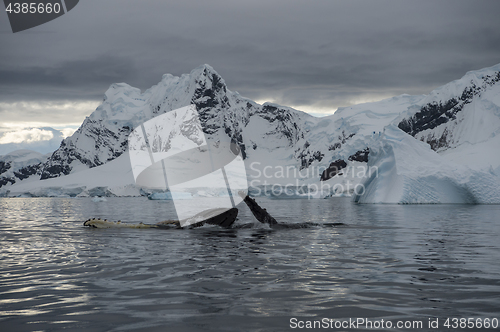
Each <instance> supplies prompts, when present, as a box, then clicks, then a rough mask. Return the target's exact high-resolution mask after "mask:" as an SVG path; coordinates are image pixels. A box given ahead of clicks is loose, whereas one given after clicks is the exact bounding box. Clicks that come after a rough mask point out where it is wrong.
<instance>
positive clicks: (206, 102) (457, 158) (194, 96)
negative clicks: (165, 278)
mask: <svg viewBox="0 0 500 332" xmlns="http://www.w3.org/2000/svg"><path fill="white" fill-rule="evenodd" d="M499 82H500V65H496V66H494V67H490V68H485V69H482V70H479V71H473V72H469V73H467V74H466V75H465V76H464V77H463V78H461V79H459V80H456V81H453V82H451V83H449V84H447V85H444V86H443V87H441V88H438V89H436V90H434V91H432V92H431V93H430V94H429V95H422V96H409V95H401V96H397V97H393V98H389V99H385V100H382V101H379V102H373V103H366V104H359V105H355V106H352V107H346V108H341V109H339V110H338V111H337V112H335V114H333V115H331V116H328V117H323V118H315V117H313V116H310V115H308V114H306V113H303V112H300V111H297V110H294V109H292V108H289V107H285V106H280V105H276V104H271V103H265V104H263V105H260V104H257V103H255V102H253V101H251V100H249V99H247V98H244V97H242V96H240V95H239V94H238V93H237V92H233V91H231V90H229V89H228V88H227V86H226V84H225V82H224V80H223V79H222V77H220V76H219V75H218V74H217V72H215V70H214V69H213V68H212V67H210V66H208V65H203V66H200V67H198V68H196V69H194V70H193V71H192V72H191V73H190V74H185V75H182V76H181V77H176V76H172V75H169V74H167V75H164V76H163V78H162V80H161V82H160V83H158V84H157V85H155V86H153V87H151V88H150V89H148V90H146V91H144V92H141V91H140V90H138V89H136V88H133V87H131V86H129V85H127V84H125V83H120V84H113V85H111V87H110V88H109V89H108V91H106V94H105V97H104V101H103V103H102V104H101V105H100V106H99V107H98V108H97V109H96V111H95V112H94V113H92V115H91V116H89V117H88V118H87V119H86V120H85V121H84V123H83V124H82V126H81V127H80V128H79V129H78V130H77V132H75V134H74V135H73V136H71V137H68V138H66V139H65V140H64V141H63V142H62V144H61V147H60V148H59V149H58V150H57V151H55V152H54V153H53V154H52V155H51V156H50V158H49V160H47V161H46V162H42V163H39V162H38V164H31V165H26V167H31V168H32V169H33V170H35V169H36V171H35V172H34V173H33V175H32V176H31V178H30V181H31V182H30V183H26V180H25V179H19V178H16V177H14V178H12V179H13V180H14V181H13V182H14V184H13V183H12V181H10V180H8V179H7V178H6V177H5V176H4V175H3V174H2V173H1V172H0V190H2V191H3V192H4V193H6V191H7V190H8V191H9V194H8V195H11V196H16V195H22V194H26V193H28V194H30V195H46V192H44V191H43V190H42V191H40V190H39V189H40V188H45V189H44V190H47V189H46V188H59V190H58V192H59V193H62V194H67V193H65V189H64V188H73V189H72V191H71V192H70V193H69V194H70V195H75V194H81V195H87V194H89V195H92V194H93V193H97V192H102V191H105V192H107V193H108V194H116V195H121V194H126V195H129V194H134V195H135V194H138V193H139V192H140V188H135V187H134V186H133V182H130V181H129V180H130V178H129V176H128V175H127V174H128V173H127V172H128V169H130V163H129V162H128V158H124V156H126V151H127V137H128V134H129V133H130V132H131V130H132V129H133V128H135V127H136V126H137V125H139V124H141V123H143V122H144V121H147V120H149V119H151V118H153V117H156V116H158V115H161V114H164V113H166V112H169V111H171V110H173V109H177V108H180V107H183V106H187V105H191V104H193V105H195V106H196V109H197V111H198V112H199V114H200V120H201V125H202V128H203V131H204V133H205V135H206V136H207V138H209V139H211V140H214V141H218V140H220V141H227V140H232V141H234V142H236V143H237V144H238V145H239V146H240V148H241V151H242V155H243V157H244V159H245V160H244V161H245V165H246V167H247V174H248V176H249V179H248V181H249V184H250V185H251V186H252V187H254V189H259V193H257V194H269V193H271V192H272V189H273V188H272V187H269V185H273V184H279V185H281V186H282V189H283V187H284V186H287V187H286V190H282V191H283V192H286V193H287V194H285V195H284V196H285V197H311V196H314V197H325V196H335V195H338V194H341V195H342V194H348V193H351V192H353V187H356V185H364V186H366V192H367V193H366V196H365V197H357V198H356V200H357V201H358V202H366V203H438V202H441V203H444V202H449V203H452V202H456V203H458V202H469V203H474V202H480V203H495V202H497V203H500V200H497V196H496V191H495V190H494V189H492V190H491V191H490V194H488V193H487V192H486V191H484V190H482V189H481V188H480V187H481V186H483V185H485V187H484V188H490V187H491V186H486V183H485V182H484V181H486V180H487V181H489V183H493V184H495V183H497V182H496V181H497V177H498V175H499V174H500V157H499V155H498V153H497V151H498V146H499V145H498V144H499V143H500V138H499V137H500V135H499V133H500V83H499ZM367 162H368V164H367ZM343 163H345V165H346V168H345V169H343V170H341V171H340V172H338V174H336V175H335V176H333V177H331V176H325V174H326V175H328V174H330V175H331V174H333V173H329V172H324V171H325V169H327V168H329V167H332V165H339V164H343ZM370 167H381V169H380V170H379V172H378V175H377V177H375V178H374V177H373V174H372V173H371V172H366V170H369V168H370ZM112 168H115V172H114V173H113V171H112V170H111V169H112ZM363 169H364V170H365V172H364V173H363ZM101 174H107V175H106V176H103V175H101ZM36 176H38V178H39V179H40V180H41V181H33V178H36ZM9 179H11V178H9ZM98 179H100V180H98ZM320 179H322V180H323V181H320ZM1 181H3V182H4V184H3V187H2V182H1ZM6 181H7V182H6ZM474 181H476V182H477V183H476V184H474V183H473V182H474ZM340 185H342V186H340ZM303 186H306V191H305V192H304V191H301V192H300V191H299V188H302V187H303ZM75 188H80V189H78V190H79V192H78V190H77V189H75ZM93 188H98V189H95V190H94V189H93ZM316 188H321V189H319V190H318V191H316V192H315V193H314V195H311V193H310V191H311V190H313V191H314V190H315V189H316ZM205 189H206V188H205ZM205 189H203V190H205ZM200 190H201V189H200ZM56 191H57V190H56ZM252 192H253V193H254V194H256V192H257V191H256V190H252ZM52 193H54V192H52ZM276 193H277V195H276V196H280V195H281V194H279V192H277V191H276ZM288 193H290V195H288ZM304 194H305V195H304ZM282 196H283V195H282Z"/></svg>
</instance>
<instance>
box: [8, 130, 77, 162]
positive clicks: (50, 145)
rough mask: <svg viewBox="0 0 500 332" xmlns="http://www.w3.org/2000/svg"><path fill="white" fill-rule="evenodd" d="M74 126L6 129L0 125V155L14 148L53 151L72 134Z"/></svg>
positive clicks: (41, 151)
mask: <svg viewBox="0 0 500 332" xmlns="http://www.w3.org/2000/svg"><path fill="white" fill-rule="evenodd" d="M74 131H75V129H74V128H63V129H61V130H58V129H54V128H50V127H42V128H22V127H17V128H15V129H14V130H12V129H11V130H9V131H6V128H5V127H4V128H2V127H0V155H5V154H7V153H10V152H12V151H15V150H32V151H37V152H40V153H42V154H46V153H50V152H53V151H55V150H56V149H57V148H58V147H59V145H60V144H61V141H62V140H63V138H65V137H67V136H68V135H70V134H72V133H73V132H74Z"/></svg>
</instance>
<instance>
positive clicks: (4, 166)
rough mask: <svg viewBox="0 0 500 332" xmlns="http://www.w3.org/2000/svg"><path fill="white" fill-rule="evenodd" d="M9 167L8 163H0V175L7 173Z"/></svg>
mask: <svg viewBox="0 0 500 332" xmlns="http://www.w3.org/2000/svg"><path fill="white" fill-rule="evenodd" d="M10 167H11V163H10V162H8V161H7V162H5V161H0V174H3V173H5V172H7V171H8V170H9V169H10Z"/></svg>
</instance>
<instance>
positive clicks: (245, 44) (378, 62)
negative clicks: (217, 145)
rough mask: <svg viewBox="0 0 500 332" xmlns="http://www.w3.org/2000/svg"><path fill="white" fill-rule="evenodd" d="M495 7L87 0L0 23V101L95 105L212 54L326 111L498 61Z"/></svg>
mask: <svg viewBox="0 0 500 332" xmlns="http://www.w3.org/2000/svg"><path fill="white" fill-rule="evenodd" d="M498 12H500V2H498V1H482V2H480V3H477V2H470V1H461V0H451V1H448V0H444V1H439V2H432V1H415V2H410V1H406V2H401V1H383V0H381V1H376V2H375V1H363V0H354V1H322V0H318V1H314V2H310V1H298V0H286V1H285V0H274V1H261V0H256V1H246V2H242V1H234V2H227V1H221V0H220V1H219V0H214V1H210V2H194V1H164V2H161V1H146V2H137V1H129V0H107V1H98V0H88V1H85V2H80V4H79V6H78V7H75V9H74V10H72V11H71V12H70V13H68V14H67V15H64V16H63V17H61V18H60V19H57V20H54V21H52V22H50V23H47V24H44V25H42V26H40V27H37V28H34V29H31V30H27V31H26V32H20V33H18V34H11V33H7V32H8V31H10V28H9V27H8V26H6V24H5V22H2V24H0V30H2V31H4V32H5V33H2V34H0V39H1V42H2V51H1V52H0V100H2V102H8V103H15V102H20V101H24V102H31V101H34V102H40V101H51V102H54V101H61V102H62V101H74V102H80V101H86V102H94V103H98V102H99V101H100V100H101V99H102V96H103V94H104V92H105V91H106V89H107V88H108V87H109V85H110V84H111V83H115V82H126V83H129V84H130V85H132V86H135V87H138V88H140V89H142V90H144V89H147V88H149V87H150V86H152V85H153V84H156V83H157V82H159V81H160V79H161V76H162V74H164V73H172V74H174V75H181V74H183V73H188V72H189V71H190V70H192V69H193V68H195V67H197V66H199V65H200V64H203V63H209V64H210V65H212V66H213V67H214V68H215V69H216V70H217V71H218V72H219V74H221V76H222V77H224V79H225V80H226V83H227V84H228V87H229V88H230V89H231V90H236V91H239V92H240V93H241V94H242V95H244V96H246V97H249V98H251V99H257V100H266V99H267V100H275V101H276V100H279V101H280V103H282V104H285V105H294V106H295V105H298V106H301V107H304V108H307V109H316V110H322V111H326V110H327V109H331V110H334V109H336V108H337V107H339V106H348V105H350V104H352V103H353V102H356V101H357V100H365V99H370V100H372V99H373V98H379V97H380V98H383V97H387V96H390V95H396V94H401V93H409V94H422V93H428V92H430V91H431V90H432V89H433V88H435V87H438V86H440V85H443V84H445V83H447V82H449V81H451V80H454V79H458V78H460V77H461V76H462V75H463V74H465V72H467V71H469V70H474V69H480V68H483V67H488V66H491V65H494V64H496V63H498V62H499V61H500V60H499V58H498V54H500V34H498V33H497V32H498V31H500V20H498V18H497V15H498ZM124 18H126V19H124ZM47 110H48V111H50V110H49V108H47ZM50 112H52V111H50ZM54 112H55V114H56V115H57V114H60V113H58V111H57V110H54ZM74 112H75V114H74V115H72V114H71V113H73V111H68V112H67V113H65V115H64V116H67V117H68V119H71V121H73V120H75V119H76V118H78V116H79V115H78V114H81V113H79V112H80V111H79V110H78V109H75V111H74ZM27 114H30V113H29V112H28V113H27ZM22 117H26V115H25V114H24V113H21V112H20V113H18V115H17V120H16V121H20V119H21V118H22ZM2 120H3V118H2ZM59 121H62V120H59ZM71 121H68V122H71Z"/></svg>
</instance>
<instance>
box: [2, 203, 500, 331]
mask: <svg viewBox="0 0 500 332" xmlns="http://www.w3.org/2000/svg"><path fill="white" fill-rule="evenodd" d="M258 201H259V202H260V203H261V205H262V206H263V207H266V208H267V209H268V210H269V211H270V212H271V214H272V215H273V216H274V217H275V218H276V219H277V220H278V221H279V222H280V223H283V224H311V223H314V225H312V226H310V227H307V228H299V229H286V228H284V229H270V228H268V227H266V226H264V225H261V224H259V223H258V222H256V221H255V222H254V219H253V217H252V216H251V214H250V211H249V210H248V209H247V208H246V206H244V207H242V208H241V209H240V215H239V220H237V222H236V224H235V226H236V227H235V228H233V229H229V230H227V229H221V228H218V227H215V226H204V227H201V228H198V229H186V230H155V229H88V228H85V227H83V226H82V222H83V221H84V220H85V219H87V218H89V217H94V216H95V217H101V218H108V219H110V220H118V219H121V220H122V221H126V222H139V221H142V222H145V223H154V222H157V221H159V220H163V219H168V218H169V212H171V211H172V210H171V206H170V204H169V203H168V202H165V201H148V200H147V199H144V198H108V200H107V202H93V201H92V200H91V199H89V198H86V199H83V198H82V199H76V198H68V199H64V198H10V199H0V252H1V260H0V331H58V330H62V329H65V330H67V331H124V330H147V331H289V330H299V329H298V328H295V329H292V328H291V319H295V320H292V322H296V323H295V324H300V322H303V324H307V321H310V322H313V321H318V320H321V319H323V318H327V319H335V320H337V321H338V322H343V321H346V320H348V319H349V318H351V319H356V318H363V319H368V320H371V321H372V322H374V321H380V320H381V319H384V321H391V322H394V324H396V322H397V321H402V322H406V321H412V322H413V321H422V322H423V327H424V329H421V330H427V329H426V328H427V326H428V321H429V319H433V320H435V318H438V319H439V330H448V331H450V330H454V329H446V328H445V327H444V326H443V324H444V322H445V319H446V318H448V317H449V318H470V317H472V318H483V319H484V318H497V319H500V264H499V258H500V241H499V240H498V238H499V235H500V217H499V216H500V206H498V205H490V206H486V205H482V206H480V205H421V206H410V205H404V206H402V205H355V204H353V203H351V201H350V200H349V199H345V198H337V199H327V200H268V199H263V198H260V199H258ZM334 223H343V225H338V224H334ZM292 325H293V323H292ZM295 326H297V327H298V325H295ZM305 326H306V325H305ZM318 330H319V329H318ZM323 330H324V329H323ZM329 330H331V331H345V330H348V329H347V328H335V326H334V325H333V328H330V329H329ZM359 330H363V329H362V328H360V329H357V331H359ZM378 330H379V331H381V330H384V329H382V328H379V329H378ZM396 330H404V329H396V328H393V329H392V331H396ZM413 330H417V329H413ZM466 330H469V331H470V330H477V329H466ZM490 330H491V328H490ZM434 331H436V329H434Z"/></svg>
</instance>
